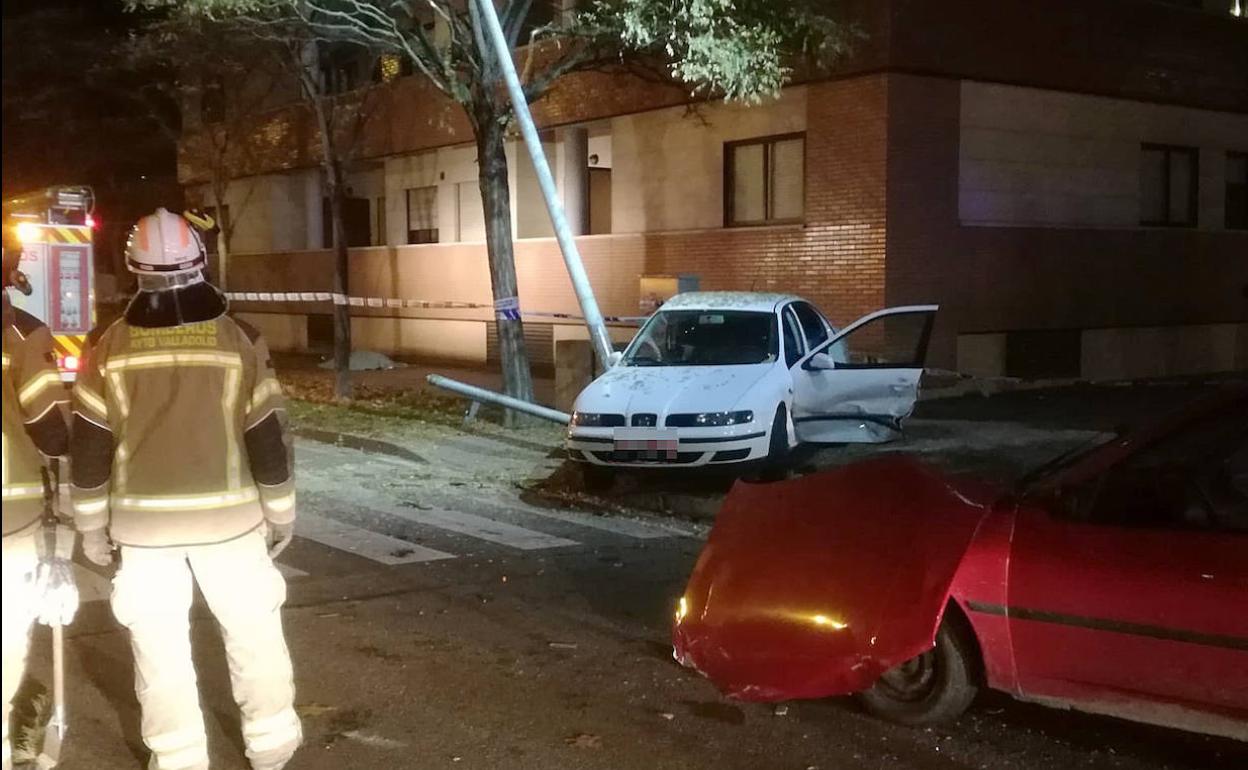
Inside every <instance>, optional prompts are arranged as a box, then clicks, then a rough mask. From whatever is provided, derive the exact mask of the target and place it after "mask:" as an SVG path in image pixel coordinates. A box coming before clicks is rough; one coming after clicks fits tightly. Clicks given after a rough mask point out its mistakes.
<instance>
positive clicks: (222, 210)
mask: <svg viewBox="0 0 1248 770" xmlns="http://www.w3.org/2000/svg"><path fill="white" fill-rule="evenodd" d="M212 197H213V201H212V205H213V206H215V207H216V209H217V210H216V215H217V216H216V220H217V221H216V225H217V286H218V288H220V289H221V291H229V288H228V286H227V282H228V281H229V270H230V238H231V237H232V236H233V235H234V225H233V223H231V222H230V212H229V209H227V208H226V206H225V195H224V194H222V193H221V192H220V191H218V190H216V189H214V190H213V193H212Z"/></svg>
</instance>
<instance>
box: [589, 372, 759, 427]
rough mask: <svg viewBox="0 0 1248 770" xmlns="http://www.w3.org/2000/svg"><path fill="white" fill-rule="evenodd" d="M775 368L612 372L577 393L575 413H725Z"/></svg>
mask: <svg viewBox="0 0 1248 770" xmlns="http://www.w3.org/2000/svg"><path fill="white" fill-rule="evenodd" d="M774 366H775V364H774V363H762V364H746V365H741V366H617V367H615V368H613V369H611V370H610V371H608V372H607V373H606V374H603V375H602V376H601V377H599V378H598V379H596V380H594V381H593V382H592V383H590V385H589V387H587V388H585V390H584V391H582V392H581V395H580V396H579V397H578V398H577V399H576V410H577V411H578V412H600V413H607V414H632V413H634V412H653V413H655V414H673V413H686V412H717V411H725V410H728V409H732V408H733V407H734V406H735V405H736V404H737V402H739V401H740V400H741V399H742V398H743V397H744V396H745V395H746V393H748V392H749V390H750V388H752V387H754V386H755V385H756V384H757V383H758V382H759V381H760V380H762V379H763V377H765V376H767V373H768V372H770V371H771V370H772V369H773V367H774Z"/></svg>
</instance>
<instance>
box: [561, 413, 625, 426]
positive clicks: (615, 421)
mask: <svg viewBox="0 0 1248 770" xmlns="http://www.w3.org/2000/svg"><path fill="white" fill-rule="evenodd" d="M623 424H624V415H622V414H600V413H598V412H573V413H572V425H573V427H577V428H617V427H619V426H621V425H623Z"/></svg>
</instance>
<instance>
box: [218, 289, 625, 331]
mask: <svg viewBox="0 0 1248 770" xmlns="http://www.w3.org/2000/svg"><path fill="white" fill-rule="evenodd" d="M225 298H226V299H228V300H229V301H230V302H332V303H333V304H334V305H339V306H341V305H346V306H349V307H363V308H373V309H391V310H398V309H419V310H492V311H494V313H495V316H496V317H497V318H500V319H518V318H520V317H521V316H531V317H535V318H559V319H566V320H570V321H584V320H585V317H584V316H580V315H576V314H575V313H556V312H550V311H541V310H521V309H520V300H519V299H518V298H516V297H505V298H503V299H501V300H498V301H497V302H494V303H493V304H487V303H483V302H456V301H447V300H424V299H399V298H393V297H352V296H348V295H346V294H340V293H338V292H330V291H287V292H282V291H227V292H225ZM649 317H650V316H645V315H638V316H622V315H609V316H603V319H602V320H603V321H605V322H607V323H623V324H636V323H641V322H642V321H644V320H646V319H647V318H649Z"/></svg>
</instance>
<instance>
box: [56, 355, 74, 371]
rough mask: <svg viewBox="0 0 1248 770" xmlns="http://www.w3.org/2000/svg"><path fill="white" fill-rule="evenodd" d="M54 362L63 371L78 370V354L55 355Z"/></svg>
mask: <svg viewBox="0 0 1248 770" xmlns="http://www.w3.org/2000/svg"><path fill="white" fill-rule="evenodd" d="M56 364H57V367H58V368H60V369H62V370H64V371H67V372H76V371H78V356H57V361H56Z"/></svg>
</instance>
